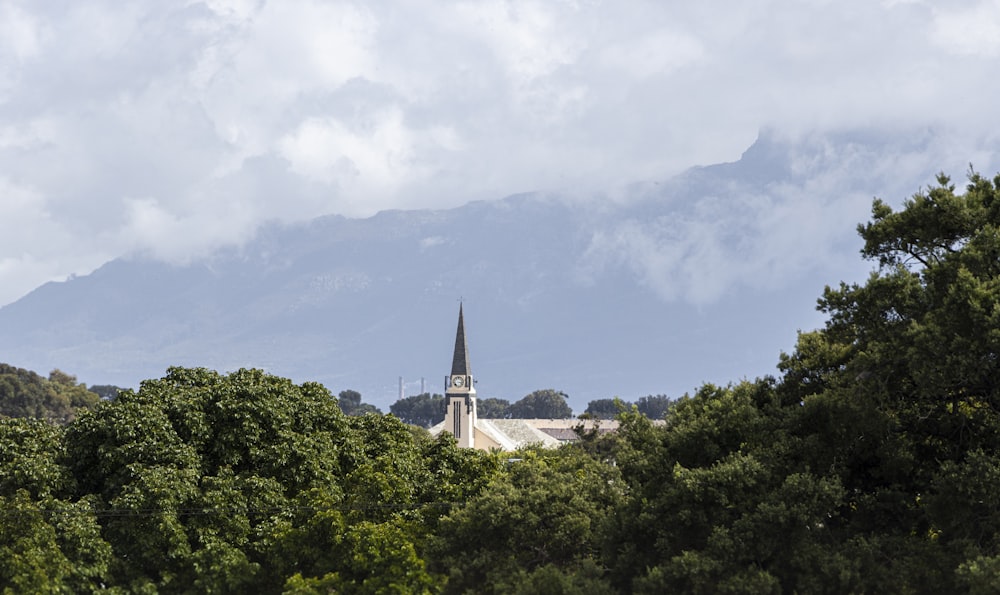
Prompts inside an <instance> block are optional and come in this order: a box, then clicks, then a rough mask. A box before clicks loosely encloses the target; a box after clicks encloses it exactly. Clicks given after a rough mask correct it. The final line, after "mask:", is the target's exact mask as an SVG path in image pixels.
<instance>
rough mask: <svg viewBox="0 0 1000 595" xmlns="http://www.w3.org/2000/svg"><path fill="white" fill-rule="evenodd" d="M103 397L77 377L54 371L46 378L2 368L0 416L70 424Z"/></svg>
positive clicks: (23, 370) (2, 366) (19, 370)
mask: <svg viewBox="0 0 1000 595" xmlns="http://www.w3.org/2000/svg"><path fill="white" fill-rule="evenodd" d="M99 400H100V397H99V396H98V395H96V394H95V393H92V392H90V391H88V390H87V387H86V386H85V385H83V384H78V383H77V382H76V377H74V376H71V375H69V374H66V373H64V372H61V371H59V370H53V371H52V373H51V374H50V375H49V378H47V379H46V378H43V377H41V376H39V375H38V374H36V373H35V372H32V371H30V370H25V369H22V368H15V367H14V366H10V365H7V364H0V415H5V416H8V417H33V418H36V419H45V420H49V421H52V422H56V423H67V422H69V421H71V420H73V418H75V417H76V416H77V414H78V413H80V412H81V411H84V410H87V409H92V408H94V407H95V406H96V405H97V402H98V401H99Z"/></svg>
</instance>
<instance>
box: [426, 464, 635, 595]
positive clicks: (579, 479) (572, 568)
mask: <svg viewBox="0 0 1000 595" xmlns="http://www.w3.org/2000/svg"><path fill="white" fill-rule="evenodd" d="M516 457H517V458H518V459H519V460H518V462H515V463H512V464H510V465H509V466H508V467H507V470H506V473H505V474H504V476H503V477H502V478H501V479H502V481H496V482H494V483H493V484H492V485H491V486H490V489H487V490H484V491H482V492H481V493H480V494H478V495H476V496H473V497H471V498H469V499H468V500H467V502H466V505H465V506H464V507H461V508H457V509H455V510H454V511H453V512H452V513H451V514H449V515H448V516H447V517H445V518H443V519H441V527H440V530H439V531H438V534H437V536H436V537H435V538H434V539H433V540H432V542H431V556H430V557H429V559H430V560H431V561H432V567H433V568H434V569H436V570H439V571H441V572H447V573H448V575H449V579H448V583H447V585H446V589H445V592H446V593H465V592H472V591H475V592H480V593H506V592H519V590H520V589H524V592H535V591H534V590H533V589H532V585H538V586H552V587H554V588H555V589H559V588H560V585H571V584H572V582H573V577H574V576H576V575H585V576H582V577H581V578H580V579H579V583H583V582H586V583H589V585H588V587H587V588H582V586H581V590H580V591H570V592H587V591H588V590H590V592H594V593H598V592H607V590H608V586H607V584H606V583H605V582H604V581H603V576H602V575H603V573H602V572H601V571H600V570H597V569H595V566H597V564H596V560H597V558H598V552H599V547H600V543H599V535H600V530H601V527H602V526H603V523H604V522H605V520H606V518H607V517H608V516H609V515H611V514H612V513H613V511H614V510H615V507H616V506H617V505H618V503H619V502H620V500H621V498H622V487H623V486H622V485H621V482H620V481H618V470H617V469H616V468H615V467H612V466H610V465H606V464H604V463H601V462H598V461H596V460H594V459H593V458H591V457H589V456H588V455H586V454H585V453H584V452H583V451H582V450H580V449H577V448H573V447H572V446H569V447H563V448H561V449H558V450H554V451H552V450H550V451H546V450H534V449H532V450H526V451H522V452H518V453H516ZM592 587H593V588H592ZM598 587H599V588H598ZM541 592H560V591H559V590H554V591H541ZM564 592H565V591H564Z"/></svg>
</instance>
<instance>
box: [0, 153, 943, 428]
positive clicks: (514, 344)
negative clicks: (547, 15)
mask: <svg viewBox="0 0 1000 595" xmlns="http://www.w3.org/2000/svg"><path fill="white" fill-rule="evenodd" d="M922 150H923V148H922V146H921V145H920V143H919V142H917V143H915V142H914V141H912V140H905V141H904V142H902V144H899V143H897V144H891V143H890V144H887V143H886V142H885V141H884V140H881V139H874V140H873V139H867V140H866V139H863V138H862V139H861V140H858V139H856V138H847V139H846V140H845V139H836V138H834V139H829V138H823V139H818V140H817V139H807V140H805V141H803V140H801V139H800V140H798V141H795V142H791V141H780V140H777V139H774V138H771V137H767V136H765V137H763V138H762V139H760V140H759V141H758V142H757V144H755V145H754V147H752V148H751V149H749V150H748V151H747V153H746V154H745V155H744V157H743V159H741V160H740V161H738V162H735V163H732V164H721V165H718V166H712V167H707V168H698V169H695V170H691V171H689V172H686V173H685V174H683V175H681V176H678V177H677V178H675V179H672V180H668V181H665V182H663V183H658V184H656V183H651V184H639V185H636V186H634V187H633V188H632V189H631V190H630V191H629V192H628V193H627V195H625V196H623V197H618V199H617V200H616V201H605V202H603V203H601V204H600V205H596V204H594V203H593V201H582V200H570V199H557V198H551V197H543V196H537V195H522V196H516V197H510V198H507V199H504V200H498V201H492V202H477V203H471V204H468V205H465V206H463V207H461V208H457V209H452V210H447V211H391V212H384V213H380V214H378V215H376V216H374V217H371V218H369V219H363V220H354V219H345V218H342V217H326V218H320V219H317V220H314V221H312V222H309V223H306V224H301V225H291V226H280V225H274V226H271V227H268V228H265V229H262V230H261V231H260V232H259V234H258V235H257V237H256V238H255V239H254V240H253V241H251V242H249V243H248V244H246V245H245V246H243V247H241V248H239V249H232V250H229V251H225V252H222V253H218V254H215V255H214V256H212V257H211V258H208V259H205V260H203V261H199V262H196V263H192V264H189V265H186V266H173V265H168V264H164V263H160V262H154V261H149V260H144V259H139V258H134V259H120V260H115V261H113V262H110V263H108V264H106V265H105V266H104V267H102V268H100V269H99V270H97V271H95V272H94V273H93V274H91V275H87V276H83V277H77V278H73V279H71V280H69V281H66V282H64V283H50V284H47V285H45V286H42V287H40V288H38V289H37V290H36V291H34V292H33V293H31V294H29V295H28V296H25V297H24V298H23V299H21V300H19V301H18V302H16V303H13V304H10V305H8V306H5V307H4V308H2V309H0V361H6V362H10V363H12V364H14V365H18V366H22V367H27V368H32V369H35V370H39V371H41V372H46V371H48V370H49V369H51V368H54V367H59V368H61V369H64V370H67V371H70V372H72V373H74V374H77V375H78V376H79V377H80V379H81V380H82V381H85V382H88V383H113V384H119V385H126V386H127V385H135V384H137V382H138V381H139V380H141V379H143V378H148V377H157V376H160V375H161V374H162V372H163V370H164V369H165V368H166V367H167V366H169V365H198V366H207V367H212V368H218V369H222V370H229V369H234V368H237V367H241V366H254V367H263V368H266V369H268V370H269V371H272V372H274V373H277V374H282V375H286V376H290V377H292V378H293V379H295V380H296V381H305V380H318V381H321V382H323V383H324V384H326V385H327V386H328V387H329V388H330V389H331V390H333V391H334V392H336V391H339V390H342V389H344V388H354V389H357V390H359V391H361V392H362V393H363V394H364V396H365V400H366V401H368V402H373V403H375V404H377V405H379V406H381V407H383V409H385V408H387V406H388V405H389V404H390V403H391V402H393V401H394V400H395V399H396V397H397V396H398V395H397V378H398V377H399V376H403V377H404V378H405V380H406V381H407V383H408V385H407V393H408V394H413V393H416V392H417V391H418V390H419V380H420V378H421V376H423V377H425V378H426V382H427V389H428V390H435V391H440V390H441V383H442V380H443V377H444V375H445V374H446V373H447V372H448V369H447V367H448V365H449V362H450V357H451V353H450V350H451V342H452V341H453V339H454V335H453V333H454V324H455V318H456V315H457V310H458V300H459V298H464V299H465V304H466V322H467V330H468V334H469V342H470V353H471V358H472V366H473V372H474V374H475V375H476V376H477V378H478V380H479V391H480V394H481V395H483V396H500V397H504V398H510V399H516V398H519V397H521V396H523V394H525V393H527V392H529V391H531V390H533V389H536V388H546V387H553V388H558V389H561V390H565V391H566V392H568V393H569V394H570V395H571V397H572V398H573V405H574V407H575V408H576V409H578V410H582V409H583V408H584V407H585V405H586V402H587V400H589V399H593V398H599V397H607V396H612V395H616V394H617V395H621V396H623V397H625V398H629V399H634V398H637V397H639V396H642V395H644V394H649V393H668V394H670V395H672V396H677V395H678V394H679V393H681V392H683V391H686V390H691V389H692V388H694V387H695V386H697V385H698V384H700V383H701V382H703V381H713V382H722V383H724V382H727V381H730V380H738V379H739V377H741V376H745V375H748V376H754V375H760V374H767V373H772V371H773V366H774V364H775V362H776V361H777V357H778V352H779V350H781V349H786V350H787V349H790V348H791V346H792V345H793V343H794V339H795V330H796V329H798V328H802V327H810V328H811V327H813V326H816V325H818V324H819V322H820V320H821V319H820V317H819V316H818V314H816V313H815V312H814V311H813V304H814V303H815V298H816V297H817V296H818V295H819V294H820V292H821V291H822V287H823V284H824V283H835V282H837V281H839V280H840V279H841V278H844V277H853V278H859V277H860V276H861V275H863V274H864V271H865V270H867V268H868V265H866V264H863V263H861V262H860V260H859V259H858V257H857V252H856V250H857V243H856V241H855V239H854V234H853V227H854V224H856V223H857V222H859V221H861V220H863V219H864V218H865V217H867V208H868V205H869V204H870V199H871V196H872V195H874V194H880V195H883V196H886V197H887V198H890V199H894V198H897V197H896V196H893V195H892V194H888V195H887V194H885V192H886V191H888V192H893V191H898V189H899V187H898V186H897V185H899V184H904V185H905V184H907V183H909V185H906V186H903V187H905V188H907V190H906V192H907V193H909V192H912V191H913V190H915V189H916V188H917V187H918V186H919V185H920V184H922V183H924V182H925V181H926V180H925V179H921V180H916V181H909V182H908V181H907V180H898V179H893V178H891V175H890V174H891V173H892V171H891V168H890V167H883V168H882V169H875V170H873V169H872V168H871V167H870V166H871V162H872V159H873V155H881V154H888V155H898V154H900V153H904V154H912V153H919V152H920V151H922ZM907 152H909V153H907ZM859 163H866V164H867V165H866V167H865V168H864V169H861V168H858V167H856V166H857V164H859ZM923 173H924V172H923V171H921V175H923ZM890 179H891V180H892V185H891V187H889V188H887V180H890Z"/></svg>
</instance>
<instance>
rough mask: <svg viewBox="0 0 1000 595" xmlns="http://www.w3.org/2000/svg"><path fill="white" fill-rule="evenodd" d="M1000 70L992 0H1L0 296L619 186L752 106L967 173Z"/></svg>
mask: <svg viewBox="0 0 1000 595" xmlns="http://www.w3.org/2000/svg"><path fill="white" fill-rule="evenodd" d="M998 73H1000V2H998V1H985V2H974V1H956V2H949V3H932V2H919V1H905V0H891V1H889V0H887V1H883V2H875V1H872V0H838V1H835V2H833V1H831V2H825V1H801V0H796V1H787V2H781V1H774V2H736V1H731V2H702V3H697V2H687V3H667V2H640V1H634V2H631V1H630V2H611V1H607V2H605V1H601V0H593V1H586V0H583V1H579V2H573V1H564V2H559V1H555V0H542V1H538V2H533V1H523V2H522V1H513V2H441V1H437V0H433V1H431V0H426V1H425V0H410V1H406V0H402V1H396V2H380V1H365V2H357V3H350V2H321V1H310V0H282V1H281V2H277V1H272V2H267V1H252V0H209V1H205V2H194V1H190V2H159V1H158V2H129V3H122V2H118V1H114V2H112V1H106V2H105V1H102V0H83V1H71V2H70V1H67V2H56V1H53V2H45V3H39V2H31V1H23V2H21V1H5V0H0V206H2V215H0V304H3V303H8V302H10V301H12V300H14V299H16V298H18V297H20V296H21V295H23V294H24V293H26V292H27V291H29V290H31V289H32V288H34V287H35V286H37V285H39V284H40V283H42V282H44V281H46V280H49V279H56V278H62V277H65V276H66V275H68V274H72V273H86V272H89V271H90V270H92V269H93V268H94V267H96V266H98V265H100V264H101V263H102V262H104V261H106V260H108V259H111V258H114V257H117V256H119V255H121V254H123V253H128V252H135V251H143V252H148V253H152V254H154V255H157V256H159V257H162V258H166V259H170V260H179V261H183V260H184V259H186V258H190V257H192V256H197V255H198V254H202V253H204V252H205V251H206V250H210V249H212V248H214V247H217V246H220V245H223V244H226V243H233V242H239V241H241V240H243V239H245V238H246V237H248V236H249V234H250V233H252V231H253V230H254V229H255V227H256V226H257V225H258V224H259V223H260V222H261V221H264V220H267V219H274V218H278V219H283V220H299V219H305V218H309V217H314V216H317V215H321V214H326V213H341V214H345V215H351V216H365V215H369V214H372V213H374V212H376V211H378V210H381V209H386V208H419V207H448V206H455V205H458V204H462V203H464V202H467V201H469V200H473V199H486V198H500V197H503V196H505V195H508V194H512V193H516V192H523V191H531V190H547V191H552V190H562V191H568V192H570V193H576V194H580V195H587V196H593V195H599V194H600V193H601V191H609V192H612V191H613V189H614V188H616V187H619V186H620V185H622V184H625V183H628V182H632V181H637V180H656V179H664V178H667V177H669V176H670V175H672V174H674V173H677V172H679V171H681V170H683V169H684V168H686V167H689V166H692V165H697V164H709V163H714V162H721V161H732V160H735V159H737V158H738V157H739V155H740V153H741V152H742V151H743V150H744V149H746V148H747V147H748V146H749V145H750V144H751V143H752V142H753V140H754V138H755V137H756V136H757V133H758V131H759V130H760V129H762V128H767V129H771V130H776V131H779V132H780V133H781V134H784V135H789V136H796V135H800V134H805V133H812V132H815V131H823V130H837V129H844V128H853V129H858V128H861V129H866V128H872V127H878V128H879V129H883V130H909V129H914V128H916V129H923V130H929V131H933V134H934V135H935V138H937V139H939V140H938V141H936V142H934V143H931V144H932V145H933V146H934V148H933V150H932V151H931V153H932V154H930V155H928V156H927V159H928V160H934V161H935V162H934V163H931V164H929V166H930V167H933V168H934V169H943V170H946V171H949V172H950V173H953V174H955V175H956V176H960V175H961V174H962V172H963V171H964V170H965V168H966V166H967V164H968V163H969V162H973V163H974V164H976V165H977V166H978V167H980V168H983V169H987V168H989V167H993V166H994V164H996V163H997V161H996V159H995V155H996V154H997V151H996V149H995V147H997V146H998V140H1000V135H998V132H997V131H1000V126H998V125H1000V109H997V107H996V102H997V97H1000V77H998V76H997V74H998ZM923 165H927V164H922V165H921V167H913V168H912V169H913V170H914V171H922V167H923ZM956 168H957V169H956ZM984 173H987V174H992V173H994V172H993V171H988V170H987V171H984ZM849 175H850V172H849V171H846V172H845V176H849ZM921 182H922V183H926V182H927V180H922V181H921ZM834 185H836V183H834ZM912 190H916V188H913V189H912ZM870 194H879V191H878V189H872V191H871V193H870ZM886 198H889V199H897V198H900V197H891V196H887V197H886ZM764 202H766V201H764ZM855 202H856V201H855ZM855 202H852V208H854V207H856V206H857V205H856V204H855ZM764 206H765V207H766V205H764ZM696 231H697V230H694V231H692V232H691V233H692V234H695V233H696ZM775 245H776V246H777V248H776V250H778V249H780V250H794V247H791V248H789V247H788V246H782V245H781V241H780V239H778V240H776V241H775ZM713 291H715V293H716V294H718V289H717V288H716V289H715V290H713Z"/></svg>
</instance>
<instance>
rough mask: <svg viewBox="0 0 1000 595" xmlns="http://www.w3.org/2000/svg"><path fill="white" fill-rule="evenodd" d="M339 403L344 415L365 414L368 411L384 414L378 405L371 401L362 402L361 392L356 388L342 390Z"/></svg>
mask: <svg viewBox="0 0 1000 595" xmlns="http://www.w3.org/2000/svg"><path fill="white" fill-rule="evenodd" d="M337 405H339V406H340V410H341V411H343V412H344V415H352V416H356V415H365V414H366V413H375V414H378V415H381V414H382V411H381V410H379V408H378V407H376V406H374V405H372V404H370V403H362V402H361V393H359V392H358V391H356V390H342V391H340V394H339V395H337Z"/></svg>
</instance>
